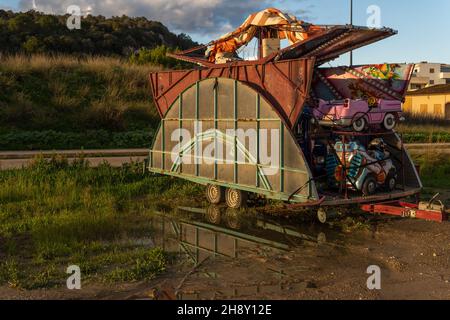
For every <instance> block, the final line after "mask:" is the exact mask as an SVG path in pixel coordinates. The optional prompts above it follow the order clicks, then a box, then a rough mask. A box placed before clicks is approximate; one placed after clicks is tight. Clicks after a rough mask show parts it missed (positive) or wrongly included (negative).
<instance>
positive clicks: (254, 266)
mask: <svg viewBox="0 0 450 320" xmlns="http://www.w3.org/2000/svg"><path fill="white" fill-rule="evenodd" d="M152 224H153V237H154V238H153V240H154V242H155V244H156V245H157V246H160V247H162V248H163V250H164V251H166V252H168V253H170V254H174V255H175V256H176V257H177V259H176V262H175V263H174V267H173V270H171V272H172V273H173V274H171V275H170V279H166V281H167V282H170V283H171V285H170V286H169V288H170V289H165V290H169V291H172V292H166V296H176V297H177V298H178V299H218V298H224V299H229V298H245V297H252V298H255V297H259V296H262V297H264V295H265V294H274V293H275V294H276V293H283V294H286V292H289V290H294V291H295V290H297V291H298V290H301V289H305V288H312V287H316V284H314V283H312V282H310V281H308V280H306V279H307V278H308V277H307V274H308V272H309V271H311V270H314V268H317V266H315V263H316V258H317V257H320V256H329V255H330V252H332V251H336V249H339V248H341V245H340V243H341V239H340V237H339V234H337V233H336V232H333V230H330V229H327V228H326V227H324V226H317V225H314V224H313V225H304V224H302V225H296V224H292V223H287V222H286V221H283V220H281V221H280V220H270V219H267V217H265V218H262V217H258V216H256V215H254V216H248V215H245V214H244V215H243V214H242V212H240V211H238V210H231V209H227V208H221V207H217V206H211V207H209V208H206V209H203V208H184V207H183V208H181V207H180V208H178V210H177V212H176V213H174V214H161V215H157V216H156V217H155V218H154V220H153V221H152ZM327 241H328V242H327ZM308 260H310V261H308Z"/></svg>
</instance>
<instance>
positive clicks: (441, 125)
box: [398, 114, 450, 143]
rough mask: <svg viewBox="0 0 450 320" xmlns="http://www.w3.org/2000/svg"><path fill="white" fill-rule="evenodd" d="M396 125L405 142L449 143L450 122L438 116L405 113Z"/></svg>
mask: <svg viewBox="0 0 450 320" xmlns="http://www.w3.org/2000/svg"><path fill="white" fill-rule="evenodd" d="M406 119H407V121H406V122H405V123H401V124H400V125H399V126H398V132H400V133H401V134H403V140H404V142H405V143H450V122H449V121H447V120H443V119H440V118H433V117H429V116H421V115H417V114H406Z"/></svg>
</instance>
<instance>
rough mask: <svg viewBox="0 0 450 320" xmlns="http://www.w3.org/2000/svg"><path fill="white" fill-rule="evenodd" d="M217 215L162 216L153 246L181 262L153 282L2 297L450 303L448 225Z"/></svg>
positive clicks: (12, 292)
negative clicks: (376, 276) (348, 224)
mask: <svg viewBox="0 0 450 320" xmlns="http://www.w3.org/2000/svg"><path fill="white" fill-rule="evenodd" d="M202 217H203V216H202ZM214 217H215V224H212V223H209V224H208V223H207V222H199V221H201V219H200V218H198V219H196V218H195V217H194V219H192V217H191V219H186V220H184V219H182V220H180V218H179V217H176V218H172V217H162V218H161V217H160V218H158V219H156V220H157V221H155V225H156V226H161V225H162V228H161V229H160V232H157V233H156V234H154V235H153V236H152V239H153V241H154V242H155V244H156V245H161V246H163V247H164V249H165V250H166V251H168V252H173V253H177V254H178V255H179V256H178V258H176V259H174V261H173V263H171V265H170V267H169V269H168V270H167V272H165V273H164V274H163V275H161V276H158V277H157V278H156V279H154V280H152V281H150V282H139V283H128V284H120V285H98V284H91V283H85V284H83V286H82V289H81V290H76V291H70V290H68V289H64V288H59V289H47V290H35V291H22V290H18V289H13V288H8V287H1V288H0V298H1V299H176V298H178V299H258V300H259V299H450V223H449V222H445V223H442V224H439V223H434V222H426V221H418V220H409V219H397V218H388V217H375V218H369V219H368V220H367V223H366V227H363V228H358V229H356V230H353V231H350V232H340V231H336V228H331V227H323V226H318V225H316V224H311V223H307V224H292V223H289V224H287V223H286V222H284V220H276V221H274V220H270V221H268V220H261V219H259V220H258V219H257V220H255V221H252V222H251V223H247V224H246V222H242V221H241V222H239V223H237V222H236V220H232V219H231V220H230V219H228V220H226V219H224V220H226V222H225V224H226V225H224V224H223V223H217V222H218V221H217V216H214ZM210 218H211V217H210ZM213 220H214V219H213ZM283 223H284V225H283ZM170 225H171V226H172V228H170V227H168V226H170ZM230 226H231V227H230ZM280 228H281V229H280ZM167 230H169V231H167ZM177 230H178V231H177ZM214 243H215V245H213V244H214ZM214 252H215V254H214ZM196 265H197V266H196ZM370 265H376V266H379V267H380V269H381V290H369V289H368V288H367V284H366V283H367V279H368V277H369V276H370V275H369V274H367V272H366V271H367V268H368V266H370Z"/></svg>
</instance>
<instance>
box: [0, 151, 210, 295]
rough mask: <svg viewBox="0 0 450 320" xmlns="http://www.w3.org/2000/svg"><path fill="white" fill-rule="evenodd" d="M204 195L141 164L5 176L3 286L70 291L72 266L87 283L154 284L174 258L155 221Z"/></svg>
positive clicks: (38, 166)
mask: <svg viewBox="0 0 450 320" xmlns="http://www.w3.org/2000/svg"><path fill="white" fill-rule="evenodd" d="M200 190H201V187H199V186H197V185H193V184H190V183H186V182H183V181H181V180H178V179H170V178H167V177H161V176H155V175H150V174H148V173H146V174H143V173H142V164H137V163H135V164H131V165H127V166H124V167H122V168H120V169H115V168H111V167H110V166H108V165H106V164H105V165H102V166H100V167H99V168H96V169H93V168H89V167H88V166H87V163H86V162H85V161H84V160H83V159H80V160H78V161H76V162H75V163H73V164H71V165H69V164H68V163H67V161H66V160H64V159H62V158H54V159H52V160H51V161H49V162H47V161H44V160H43V159H37V160H36V161H35V162H34V164H33V165H32V166H31V167H30V168H27V169H23V170H10V171H1V172H0V285H9V286H12V287H19V288H26V289H33V288H47V287H53V286H64V285H65V279H66V278H67V274H66V273H65V271H66V268H67V267H68V266H69V265H79V266H80V267H81V269H82V272H83V283H85V282H86V281H107V282H111V281H113V282H116V281H135V280H136V281H137V280H146V279H151V278H152V277H154V276H155V275H156V274H158V273H160V272H162V271H164V269H165V267H166V264H167V262H168V258H169V257H167V256H166V255H165V254H164V253H163V252H162V251H161V249H160V248H158V247H153V246H152V244H151V243H152V242H151V241H149V239H151V236H152V225H151V219H150V217H151V216H152V215H153V214H154V211H155V208H160V207H162V206H164V204H166V205H165V206H167V203H170V204H171V205H173V204H174V201H175V202H176V203H180V204H183V205H193V204H195V202H194V201H195V200H193V199H195V198H197V199H198V198H199V197H198V195H199V192H200ZM174 199H176V200H174Z"/></svg>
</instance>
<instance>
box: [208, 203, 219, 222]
mask: <svg viewBox="0 0 450 320" xmlns="http://www.w3.org/2000/svg"><path fill="white" fill-rule="evenodd" d="M205 218H206V220H207V221H208V222H209V223H212V224H220V222H221V221H222V213H221V212H220V208H219V207H217V206H215V205H212V206H209V207H208V208H207V209H206V216H205Z"/></svg>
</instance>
